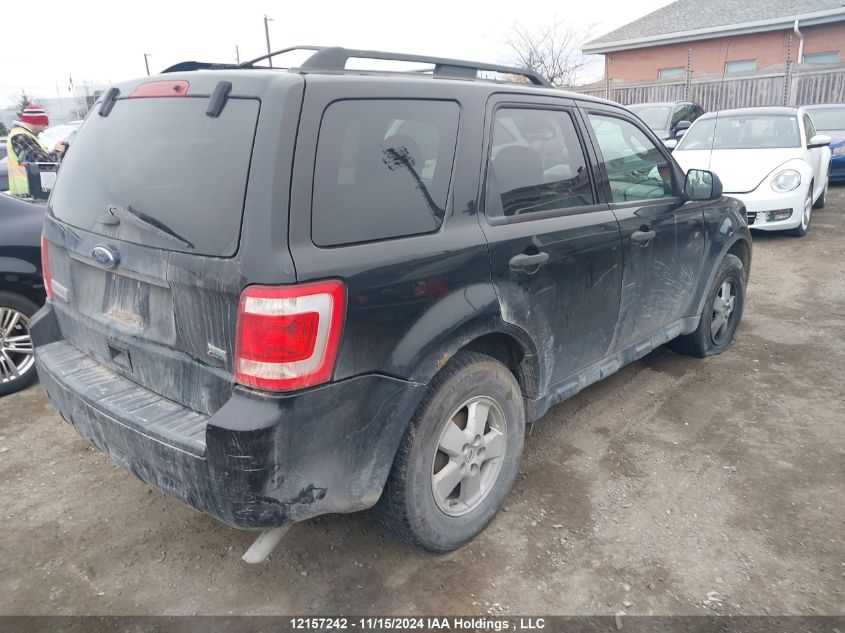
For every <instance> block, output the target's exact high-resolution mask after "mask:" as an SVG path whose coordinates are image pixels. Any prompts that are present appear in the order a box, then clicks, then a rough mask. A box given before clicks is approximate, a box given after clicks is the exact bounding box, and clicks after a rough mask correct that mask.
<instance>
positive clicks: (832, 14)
mask: <svg viewBox="0 0 845 633" xmlns="http://www.w3.org/2000/svg"><path fill="white" fill-rule="evenodd" d="M795 20H798V21H799V24H800V25H801V26H814V25H818V24H830V23H832V22H840V21H843V20H845V7H841V8H837V9H828V10H826V11H817V12H815V13H804V14H799V15H793V16H785V17H780V18H772V19H769V20H758V21H755V22H744V23H742V24H734V25H722V26H713V27H708V28H704V29H694V30H691V31H677V32H675V33H661V34H659V35H649V36H647V37H638V38H632V39H628V40H617V41H615V42H602V43H595V44H593V43H587V44H586V45H584V47H583V48H582V49H581V52H582V53H584V54H585V55H595V54H605V53H613V52H616V51H627V50H630V49H633V48H648V47H650V46H663V45H665V44H677V43H681V42H691V41H695V40H707V39H712V38H714V37H729V36H732V35H746V34H749V33H764V32H766V31H779V30H781V29H787V28H792V26H793V25H794V24H795Z"/></svg>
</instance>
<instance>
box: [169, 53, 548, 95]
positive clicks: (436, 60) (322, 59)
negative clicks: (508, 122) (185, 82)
mask: <svg viewBox="0 0 845 633" xmlns="http://www.w3.org/2000/svg"><path fill="white" fill-rule="evenodd" d="M296 50H308V51H315V52H314V54H312V55H311V56H310V57H309V58H308V59H307V60H305V62H304V63H303V64H302V65H301V66H300V68H301V69H303V70H346V63H347V62H348V61H349V59H350V58H353V59H380V60H388V61H397V62H411V63H416V64H433V65H434V70H433V74H434V75H435V76H443V77H461V78H465V79H476V78H477V77H478V72H479V71H484V70H486V71H491V72H498V73H503V74H506V75H517V76H520V77H525V78H526V79H528V81H530V82H531V83H532V84H534V85H535V86H551V83H549V80H548V79H546V78H545V77H543V75H541V74H540V73H538V72H536V71H534V70H530V69H528V68H517V67H514V66H500V65H498V64H487V63H484V62H471V61H467V60H464V59H449V58H445V57H429V56H427V55H407V54H405V53H388V52H384V51H368V50H358V49H347V48H342V47H340V46H292V47H290V48H283V49H281V50H278V51H273V52H272V53H267V54H266V55H262V56H261V57H256V58H255V59H251V60H249V61H247V62H244V63H242V64H241V65H240V67H241V68H251V67H253V66H254V64H255V63H257V62H260V61H263V60H265V59H271V58H273V57H275V56H277V55H282V54H284V53H289V52H291V51H296ZM177 65H178V64H177Z"/></svg>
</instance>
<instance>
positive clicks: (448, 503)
mask: <svg viewBox="0 0 845 633" xmlns="http://www.w3.org/2000/svg"><path fill="white" fill-rule="evenodd" d="M506 445H507V421H506V419H505V414H504V413H503V412H502V408H501V407H500V406H499V405H498V404H497V403H496V401H495V400H492V399H491V398H488V397H485V396H476V397H474V398H471V399H469V400H468V401H466V402H465V403H464V404H462V405H461V406H460V407H458V408H457V410H455V412H454V413H453V414H452V415H451V416H449V419H448V420H446V423H445V425H444V426H443V430H442V432H441V433H440V439H439V440H438V442H437V450H436V451H435V455H434V459H433V460H432V466H431V490H432V492H433V493H434V500H435V502H436V503H437V507H438V508H440V510H441V511H442V512H443V513H445V514H447V515H449V516H461V515H464V514H467V513H468V512H471V511H472V510H474V509H475V508H477V507H478V506H479V505H480V504H481V502H482V501H483V500H484V498H485V497H486V496H487V495H488V494H489V492H490V490H491V489H492V488H493V486H494V484H495V483H496V479H497V478H498V476H499V472H500V471H501V469H502V463H503V461H504V459H503V457H504V454H505V449H506Z"/></svg>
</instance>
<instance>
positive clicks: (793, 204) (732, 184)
mask: <svg viewBox="0 0 845 633" xmlns="http://www.w3.org/2000/svg"><path fill="white" fill-rule="evenodd" d="M672 155H673V156H674V157H675V160H677V161H678V163H679V164H680V165H681V167H683V169H684V171H688V170H690V169H706V170H709V171H712V172H714V173H715V174H716V175H718V176H719V179H720V180H721V181H722V185H723V187H724V192H725V194H726V195H729V196H731V197H734V198H738V199H740V200H742V202H743V203H744V204H745V208H746V210H747V211H748V224H749V226H751V228H753V229H762V230H764V231H789V232H790V233H791V234H792V235H797V236H799V237H800V236H803V235H806V233H807V229H808V228H809V227H810V217H811V214H812V211H813V208H816V209H820V208H822V207H824V205H825V201H826V199H827V180H828V170H829V169H830V137H828V136H823V135H820V134H816V130H815V128H814V127H813V123H812V121H811V120H810V117H809V116H808V115H807V113H806V112H805V111H804V109H803V108H780V107H765V108H762V107H760V108H743V109H738V110H722V111H721V112H710V113H708V114H705V115H703V116H702V117H701V118H699V119H698V120H697V121H696V122H695V123H693V124H692V127H690V129H689V131H688V132H687V133H686V135H684V138H683V139H682V140H681V142H680V143H678V146H677V148H676V149H675V151H674V152H673V153H672Z"/></svg>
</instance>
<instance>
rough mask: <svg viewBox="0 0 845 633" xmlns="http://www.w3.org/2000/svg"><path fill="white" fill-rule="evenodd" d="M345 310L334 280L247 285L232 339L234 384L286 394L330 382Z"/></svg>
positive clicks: (339, 285)
mask: <svg viewBox="0 0 845 633" xmlns="http://www.w3.org/2000/svg"><path fill="white" fill-rule="evenodd" d="M345 309H346V288H345V286H344V285H343V283H342V282H340V281H335V280H330V281H320V282H316V283H309V284H302V285H299V286H247V288H245V289H244V291H243V293H241V303H240V307H239V309H238V324H237V331H236V335H235V382H237V383H239V384H242V385H246V386H247V387H255V388H256V389H264V390H268V391H290V390H293V389H302V388H304V387H311V386H313V385H318V384H320V383H323V382H326V381H328V380H329V379H330V378H331V375H332V370H333V369H334V362H335V358H336V356H337V349H338V346H339V345H340V333H341V329H342V328H343V318H344V312H345Z"/></svg>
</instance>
